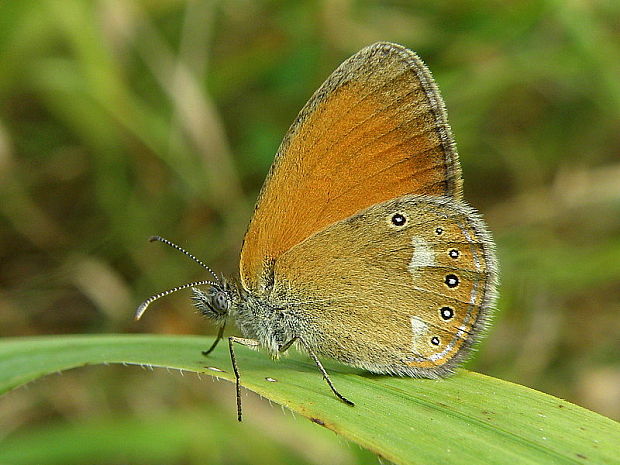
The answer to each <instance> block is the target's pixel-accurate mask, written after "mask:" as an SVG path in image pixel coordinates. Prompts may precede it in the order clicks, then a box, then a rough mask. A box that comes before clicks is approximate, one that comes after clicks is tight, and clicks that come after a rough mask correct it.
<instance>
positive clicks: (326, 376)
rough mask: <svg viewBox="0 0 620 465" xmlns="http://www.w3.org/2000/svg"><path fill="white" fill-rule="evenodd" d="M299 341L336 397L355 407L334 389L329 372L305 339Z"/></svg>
mask: <svg viewBox="0 0 620 465" xmlns="http://www.w3.org/2000/svg"><path fill="white" fill-rule="evenodd" d="M299 340H300V341H301V343H302V344H303V346H304V349H305V350H306V352H308V355H310V357H311V358H312V360H314V363H316V366H317V367H319V370H320V371H321V374H322V375H323V379H324V380H325V382H326V383H327V385H328V386H329V387H330V389H331V390H332V392H333V393H334V394H335V395H336V397H338V399H340V400H341V401H343V402H344V403H345V404H347V405H350V406H351V407H353V406H355V404H354V403H353V402H351V401H350V400H349V399H347V398H346V397H345V396H343V395H342V394H340V393H339V392H338V391H337V390H336V388H335V387H334V384H333V383H332V380H331V379H330V377H329V375H328V374H327V371H325V368H324V367H323V364H322V363H321V361H320V360H319V358H318V357H317V356H316V355H315V354H314V352H312V350H311V349H310V347H308V345H307V344H306V343H305V342H304V340H303V339H301V338H300V339H299ZM292 343H293V341H291V344H292Z"/></svg>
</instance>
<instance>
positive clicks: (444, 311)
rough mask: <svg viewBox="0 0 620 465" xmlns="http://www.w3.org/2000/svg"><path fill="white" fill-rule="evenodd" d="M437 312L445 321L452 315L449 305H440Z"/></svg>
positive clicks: (452, 311)
mask: <svg viewBox="0 0 620 465" xmlns="http://www.w3.org/2000/svg"><path fill="white" fill-rule="evenodd" d="M439 314H440V315H441V318H443V319H444V320H445V321H448V320H451V319H452V318H453V317H454V310H452V309H451V308H450V307H441V308H440V309H439Z"/></svg>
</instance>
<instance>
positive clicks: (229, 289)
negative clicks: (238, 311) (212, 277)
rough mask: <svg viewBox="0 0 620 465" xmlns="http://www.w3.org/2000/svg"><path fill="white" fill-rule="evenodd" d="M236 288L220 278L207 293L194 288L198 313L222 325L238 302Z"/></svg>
mask: <svg viewBox="0 0 620 465" xmlns="http://www.w3.org/2000/svg"><path fill="white" fill-rule="evenodd" d="M236 295H237V293H236V292H235V287H234V286H232V285H231V284H230V283H229V282H228V281H226V280H225V279H224V278H220V279H219V281H218V282H217V283H214V284H212V285H211V287H209V288H208V289H207V290H206V291H203V290H201V289H198V288H196V287H192V301H193V302H194V306H195V307H196V308H197V309H198V311H199V312H200V313H201V314H202V315H204V316H206V317H207V318H209V319H211V320H214V322H215V323H216V324H218V325H222V324H223V323H224V322H225V321H226V318H228V315H229V313H230V310H231V308H232V307H233V305H234V303H235V301H236Z"/></svg>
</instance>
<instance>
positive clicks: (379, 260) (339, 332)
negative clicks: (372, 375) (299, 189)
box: [272, 195, 497, 377]
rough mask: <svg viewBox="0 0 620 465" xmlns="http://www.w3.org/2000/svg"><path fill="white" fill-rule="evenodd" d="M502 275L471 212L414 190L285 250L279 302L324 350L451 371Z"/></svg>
mask: <svg viewBox="0 0 620 465" xmlns="http://www.w3.org/2000/svg"><path fill="white" fill-rule="evenodd" d="M394 215H401V217H397V218H396V219H397V220H399V221H395V219H394ZM402 218H405V220H404V224H403V225H400V223H402ZM344 238H346V240H343V239H344ZM496 281H497V270H496V261H495V256H494V251H493V242H492V240H491V238H490V236H489V233H488V232H487V230H486V227H485V225H484V223H483V222H482V220H481V219H480V218H479V216H478V215H477V214H476V213H475V212H474V210H473V209H472V208H470V207H468V206H467V205H465V204H464V203H462V202H459V201H455V200H454V199H451V198H447V197H426V196H415V195H413V196H412V195H408V196H404V197H401V198H398V199H393V200H390V201H387V202H384V203H382V204H379V205H375V206H372V207H370V208H368V209H367V210H365V211H362V212H360V213H358V214H356V215H354V216H352V217H350V218H348V219H345V220H343V221H340V222H338V223H336V224H334V225H331V226H330V227H328V228H326V229H325V230H323V231H321V232H319V233H318V234H316V235H314V236H312V237H311V238H309V239H308V240H306V241H304V242H302V243H300V244H298V245H296V246H295V247H293V248H292V249H291V250H289V251H288V252H286V253H284V254H283V255H282V256H281V257H280V259H279V260H278V261H277V262H276V264H275V274H274V287H273V290H272V298H273V301H274V302H276V304H281V305H282V306H283V307H285V308H289V309H292V310H294V311H297V312H298V313H299V314H300V315H303V317H304V318H305V319H307V320H308V321H310V323H309V325H308V326H309V327H311V328H314V332H312V331H308V332H307V334H308V335H307V336H306V337H308V338H313V340H312V345H313V347H316V350H317V351H318V352H319V353H321V354H323V355H326V356H329V357H332V358H335V359H337V360H340V361H342V362H345V363H349V364H352V365H356V366H359V367H362V368H365V369H368V370H370V371H374V372H380V373H397V374H406V375H410V376H423V377H435V376H442V375H445V374H448V373H450V372H451V371H452V368H453V367H454V366H456V364H457V363H458V362H459V361H460V360H461V359H462V358H463V357H464V356H465V355H466V354H467V353H468V349H469V347H470V346H471V345H472V343H474V342H475V340H476V338H477V337H478V335H479V332H480V330H481V329H482V328H484V326H485V322H486V321H488V318H489V315H490V312H491V310H492V306H493V300H494V296H495V288H496V284H497V282H496Z"/></svg>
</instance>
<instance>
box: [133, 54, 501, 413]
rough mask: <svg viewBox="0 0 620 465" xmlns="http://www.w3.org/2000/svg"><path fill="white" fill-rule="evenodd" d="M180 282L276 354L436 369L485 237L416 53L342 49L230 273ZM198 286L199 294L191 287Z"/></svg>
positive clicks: (477, 291)
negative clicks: (235, 276) (345, 53)
mask: <svg viewBox="0 0 620 465" xmlns="http://www.w3.org/2000/svg"><path fill="white" fill-rule="evenodd" d="M154 239H155V240H159V241H162V242H165V243H167V244H168V245H171V246H173V247H175V248H177V249H179V250H181V251H182V252H183V253H185V254H187V255H188V256H190V257H191V258H192V259H194V260H195V261H197V262H198V263H200V264H201V265H202V266H204V267H205V268H206V269H207V270H209V271H210V272H211V274H213V276H214V278H215V281H200V282H196V283H189V284H186V285H184V286H180V287H178V288H175V289H171V290H170V291H166V292H163V293H161V294H157V295H155V296H153V297H151V298H150V299H148V300H147V301H145V302H144V303H143V304H142V305H141V306H140V307H139V308H138V311H137V313H136V318H140V316H142V314H143V313H144V311H145V310H146V307H147V306H148V305H149V304H150V303H151V302H153V301H154V300H156V299H158V298H160V297H162V296H164V295H167V294H169V293H170V292H174V291H176V290H179V289H185V288H187V287H193V288H194V289H193V300H194V304H195V305H196V307H197V308H198V309H199V310H200V311H201V312H202V313H203V314H204V315H205V316H207V317H209V318H212V319H213V320H214V321H215V322H216V324H218V325H219V326H220V331H219V333H218V337H217V339H216V340H215V342H214V343H213V345H212V346H211V348H210V349H209V350H207V351H205V352H204V354H205V355H208V353H210V352H211V351H212V350H213V349H214V348H215V346H216V345H217V343H218V341H219V340H220V339H221V338H222V335H223V332H224V327H225V324H226V322H227V321H228V319H232V320H234V321H235V322H236V324H237V326H238V328H239V330H240V331H241V333H242V334H243V336H244V337H243V338H239V337H234V336H231V337H229V338H228V341H229V350H230V355H231V359H232V363H233V369H234V372H235V376H236V378H237V407H238V418H239V420H241V400H240V399H241V397H240V394H239V389H240V388H239V371H238V369H237V364H236V361H235V356H234V350H233V344H234V343H240V344H243V345H246V346H250V347H264V348H266V349H267V350H268V351H269V352H270V353H271V354H272V355H273V356H275V357H277V356H278V355H280V354H281V353H283V352H284V351H286V350H287V349H288V348H289V347H291V345H293V344H295V345H296V346H298V347H299V348H300V349H301V350H303V351H305V352H306V353H307V354H308V355H309V356H310V357H311V358H312V359H313V360H314V362H315V363H316V365H317V366H318V368H319V370H320V371H321V373H322V374H323V377H324V378H325V380H326V381H327V383H328V385H329V387H330V388H331V389H332V391H333V392H334V394H335V395H336V396H337V397H338V398H339V399H340V400H342V401H344V402H345V403H347V404H350V405H353V402H351V401H350V400H348V399H346V398H345V397H344V396H343V395H341V394H340V393H339V392H338V391H337V390H336V388H335V387H334V386H333V384H332V382H331V380H330V378H329V376H328V374H327V373H326V371H325V369H324V368H323V366H322V364H321V362H320V360H319V357H330V358H333V359H336V360H338V361H340V362H342V363H346V364H349V365H353V366H356V367H361V368H363V369H366V370H368V371H371V372H374V373H385V374H396V375H407V376H413V377H427V378H436V377H441V376H445V375H448V374H450V373H451V372H452V371H453V369H454V367H455V366H457V365H458V364H459V363H460V362H461V361H462V360H463V359H464V358H465V357H466V355H467V354H468V353H469V349H470V347H471V346H472V344H473V343H474V342H475V341H476V340H477V339H478V338H479V335H480V333H481V330H483V329H484V328H485V326H486V323H487V322H488V319H489V315H490V313H491V312H492V309H493V303H494V300H495V294H496V292H495V289H496V286H497V280H498V279H497V275H498V272H497V264H496V259H495V254H494V244H493V240H492V238H491V236H490V234H489V232H488V231H487V228H486V226H485V225H484V223H483V221H482V219H481V218H480V216H479V215H478V214H477V213H476V212H475V210H474V209H472V208H471V207H469V206H468V205H467V204H465V203H464V202H463V200H462V180H461V169H460V165H459V161H458V155H457V152H456V148H455V144H454V140H453V138H452V134H451V131H450V127H449V125H448V121H447V117H446V111H445V108H444V104H443V100H442V98H441V96H440V94H439V90H438V89H437V86H436V85H435V82H434V81H433V78H432V76H431V74H430V72H429V71H428V69H427V68H426V66H424V64H423V63H422V61H421V60H420V59H419V58H418V57H417V55H416V54H414V53H413V52H411V51H409V50H407V49H405V48H403V47H401V46H399V45H396V44H391V43H386V42H381V43H376V44H374V45H371V46H369V47H366V48H364V49H362V50H361V51H359V52H358V53H356V54H355V55H353V56H352V57H351V58H349V59H348V60H346V61H345V62H344V63H343V64H342V65H340V67H339V68H338V69H336V71H334V73H333V74H332V75H331V76H330V77H329V78H328V79H327V81H325V83H324V84H323V85H322V86H321V87H320V88H319V90H318V91H316V92H315V94H314V95H313V96H312V98H311V99H310V101H309V102H308V103H307V104H306V106H305V107H304V108H303V109H302V110H301V112H300V113H299V115H298V116H297V118H296V120H295V122H294V123H293V125H292V126H291V128H290V129H289V131H288V133H287V134H286V136H285V137H284V141H283V142H282V145H281V146H280V149H279V150H278V153H277V155H276V158H275V161H274V163H273V165H272V167H271V170H270V172H269V175H268V176H267V180H266V181H265V184H264V186H263V189H262V191H261V193H260V196H259V198H258V202H257V205H256V210H255V212H254V217H253V218H252V221H251V223H250V226H249V228H248V231H247V233H246V235H245V239H244V242H243V248H242V251H241V262H240V278H241V279H240V281H239V282H237V281H236V280H225V279H222V278H218V277H217V275H216V274H215V273H213V271H211V269H210V268H208V267H207V266H206V265H204V264H203V263H202V262H200V260H198V259H196V258H195V257H194V256H193V255H191V254H189V253H187V252H185V251H184V250H183V249H181V248H180V247H178V246H176V245H175V244H172V243H171V242H169V241H167V240H165V239H162V238H160V237H155V238H154ZM200 284H208V285H209V286H210V287H209V288H208V290H207V291H202V290H199V289H197V288H195V286H198V285H200Z"/></svg>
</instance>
